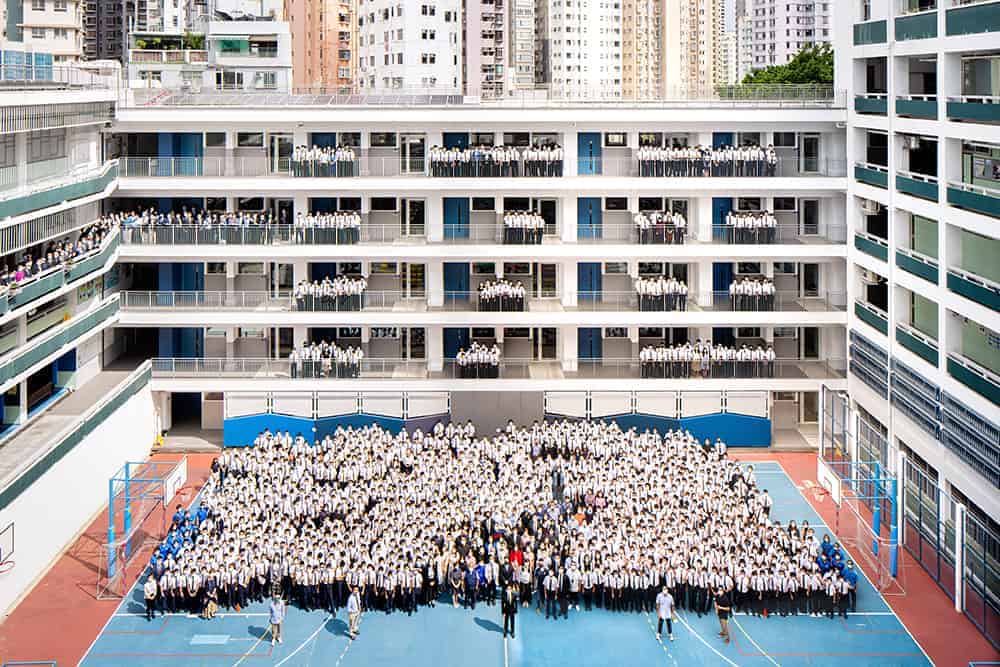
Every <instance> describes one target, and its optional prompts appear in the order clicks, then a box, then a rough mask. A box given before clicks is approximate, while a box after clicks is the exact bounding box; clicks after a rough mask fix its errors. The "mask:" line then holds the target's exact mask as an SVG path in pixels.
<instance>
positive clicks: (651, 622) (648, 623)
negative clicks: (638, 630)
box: [645, 612, 678, 667]
mask: <svg viewBox="0 0 1000 667" xmlns="http://www.w3.org/2000/svg"><path fill="white" fill-rule="evenodd" d="M645 616H646V625H648V626H649V629H650V630H652V631H653V636H654V637H656V628H654V627H653V621H652V620H650V618H649V612H646V614H645ZM671 634H673V633H671ZM656 643H657V644H659V645H660V648H662V649H663V652H664V653H666V654H667V657H668V658H670V662H672V663H674V667H678V665H677V659H676V658H675V657H674V656H673V654H672V653H671V652H670V651H668V650H667V646H666V644H664V643H663V640H662V639H660V638H659V637H656Z"/></svg>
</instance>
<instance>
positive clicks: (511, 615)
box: [500, 584, 517, 639]
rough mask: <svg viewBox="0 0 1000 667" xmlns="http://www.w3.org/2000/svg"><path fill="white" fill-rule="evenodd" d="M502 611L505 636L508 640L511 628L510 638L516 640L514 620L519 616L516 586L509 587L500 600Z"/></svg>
mask: <svg viewBox="0 0 1000 667" xmlns="http://www.w3.org/2000/svg"><path fill="white" fill-rule="evenodd" d="M500 611H501V613H503V636H504V639H506V638H507V628H510V638H511V639H514V620H515V617H516V616H517V593H516V592H515V591H514V585H513V584H511V585H510V586H507V587H506V588H505V589H504V591H503V595H502V597H501V600H500Z"/></svg>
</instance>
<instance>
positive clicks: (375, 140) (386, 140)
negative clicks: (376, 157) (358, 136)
mask: <svg viewBox="0 0 1000 667" xmlns="http://www.w3.org/2000/svg"><path fill="white" fill-rule="evenodd" d="M368 139H369V141H370V142H371V145H372V148H395V146H396V133H395V132H372V133H371V134H369V135H368Z"/></svg>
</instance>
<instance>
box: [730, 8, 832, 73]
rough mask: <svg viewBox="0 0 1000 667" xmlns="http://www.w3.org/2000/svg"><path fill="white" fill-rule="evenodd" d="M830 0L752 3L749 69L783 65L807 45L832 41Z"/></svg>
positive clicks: (749, 9) (750, 9)
mask: <svg viewBox="0 0 1000 667" xmlns="http://www.w3.org/2000/svg"><path fill="white" fill-rule="evenodd" d="M834 4H835V3H834V2H833V1H832V0H796V2H786V1H785V0H752V2H748V3H747V11H749V12H750V17H751V18H752V20H753V42H752V50H753V68H754V69H763V68H764V67H769V66H771V65H784V64H785V63H787V62H788V61H789V60H791V59H792V58H793V57H795V54H796V53H798V52H799V51H801V50H802V49H803V48H805V47H807V46H814V45H816V44H829V43H832V42H833V37H834V35H833V33H834V27H833V23H834V20H833V9H834Z"/></svg>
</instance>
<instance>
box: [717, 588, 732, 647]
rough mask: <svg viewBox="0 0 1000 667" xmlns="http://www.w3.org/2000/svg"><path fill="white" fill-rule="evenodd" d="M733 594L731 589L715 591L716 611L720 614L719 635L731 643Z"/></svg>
mask: <svg viewBox="0 0 1000 667" xmlns="http://www.w3.org/2000/svg"><path fill="white" fill-rule="evenodd" d="M732 606H733V603H732V596H731V595H730V594H729V591H726V590H718V591H716V592H715V613H716V614H718V615H719V636H720V637H722V638H723V639H724V640H726V643H727V644H728V643H729V616H730V612H732Z"/></svg>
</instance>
